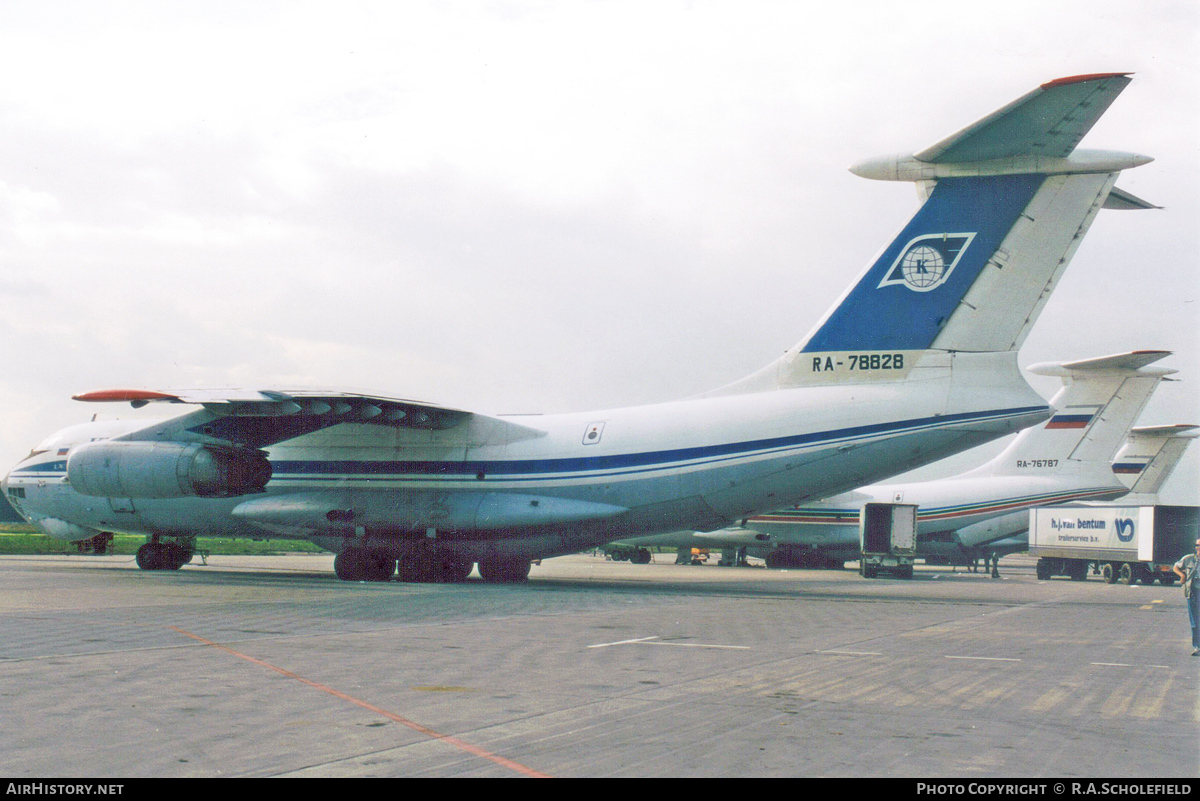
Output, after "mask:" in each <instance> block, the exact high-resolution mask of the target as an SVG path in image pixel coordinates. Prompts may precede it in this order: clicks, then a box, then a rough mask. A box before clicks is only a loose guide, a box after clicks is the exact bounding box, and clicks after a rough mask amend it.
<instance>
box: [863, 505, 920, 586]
mask: <svg viewBox="0 0 1200 801" xmlns="http://www.w3.org/2000/svg"><path fill="white" fill-rule="evenodd" d="M858 520H859V524H858V545H859V550H860V551H861V553H862V555H861V556H860V557H859V562H858V572H859V574H860V575H862V576H863V577H864V578H875V576H877V575H879V573H880V572H886V573H893V574H895V575H897V576H899V577H900V578H912V574H913V562H915V561H916V558H917V507H916V506H915V505H914V504H911V503H868V504H866V505H864V506H863V510H862V514H860V515H859V516H858Z"/></svg>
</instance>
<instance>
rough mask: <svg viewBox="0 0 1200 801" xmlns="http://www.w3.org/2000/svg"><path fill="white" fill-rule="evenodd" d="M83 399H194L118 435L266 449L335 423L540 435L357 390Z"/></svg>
mask: <svg viewBox="0 0 1200 801" xmlns="http://www.w3.org/2000/svg"><path fill="white" fill-rule="evenodd" d="M72 397H73V399H74V400H77V401H84V402H87V403H105V402H128V403H129V404H130V405H132V406H133V407H134V408H135V409H136V408H140V407H142V406H145V405H147V404H150V403H182V404H196V405H199V406H201V407H202V408H203V411H197V412H193V413H192V414H189V415H184V416H182V417H177V418H173V419H171V420H167V421H164V422H162V423H158V424H151V425H149V426H147V427H146V428H142V429H139V430H137V431H134V432H132V433H130V434H126V435H124V436H122V437H118V439H123V440H124V439H130V440H133V439H137V440H142V439H166V438H171V439H188V440H218V441H221V442H227V443H230V444H233V445H239V446H243V447H249V448H264V447H267V446H268V445H273V444H275V443H277V442H283V441H284V440H288V439H292V438H294V437H298V436H302V435H304V434H309V433H312V432H313V431H318V430H320V429H322V428H328V427H330V426H334V425H338V424H340V423H370V424H374V425H380V426H387V427H392V428H409V429H423V430H433V431H440V430H444V429H448V428H455V427H457V426H460V425H463V424H464V423H466V422H467V421H468V420H476V421H486V422H487V423H490V428H492V429H496V428H502V429H504V436H505V439H506V440H507V441H510V442H511V441H515V440H520V439H528V438H531V437H540V436H544V435H545V432H544V431H542V430H541V429H537V428H532V427H530V426H525V425H521V424H519V423H514V422H512V421H509V420H505V419H503V418H499V417H491V416H488V415H481V414H478V413H475V412H469V411H466V410H464V409H456V408H452V407H449V406H443V405H440V404H435V403H429V402H426V401H415V400H408V399H404V398H390V397H385V396H382V395H368V394H362V393H357V392H341V391H322V390H273V389H262V390H260V389H184V390H171V391H157V390H145V389H105V390H98V391H95V392H84V393H81V394H79V395H74V396H72Z"/></svg>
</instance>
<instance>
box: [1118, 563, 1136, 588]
mask: <svg viewBox="0 0 1200 801" xmlns="http://www.w3.org/2000/svg"><path fill="white" fill-rule="evenodd" d="M1121 583H1122V584H1129V585H1131V586H1132V585H1134V584H1137V579H1136V578H1134V575H1133V567H1132V566H1130V564H1129V563H1128V562H1126V563H1124V564H1122V565H1121Z"/></svg>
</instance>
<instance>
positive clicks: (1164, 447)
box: [1112, 425, 1200, 505]
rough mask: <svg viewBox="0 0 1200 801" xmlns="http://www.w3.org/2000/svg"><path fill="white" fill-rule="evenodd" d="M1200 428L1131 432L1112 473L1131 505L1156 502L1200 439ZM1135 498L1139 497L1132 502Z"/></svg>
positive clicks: (1124, 501)
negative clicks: (1189, 448) (1123, 486)
mask: <svg viewBox="0 0 1200 801" xmlns="http://www.w3.org/2000/svg"><path fill="white" fill-rule="evenodd" d="M1197 428H1200V426H1195V425H1173V426H1139V427H1137V428H1135V429H1133V430H1132V431H1130V432H1129V436H1128V437H1127V438H1126V439H1125V444H1124V445H1122V447H1121V450H1120V451H1118V452H1117V455H1116V457H1115V458H1113V461H1112V471H1113V473H1114V474H1115V475H1116V477H1117V478H1118V479H1119V480H1120V481H1121V483H1122V484H1124V485H1125V486H1127V487H1129V491H1130V493H1131V495H1129V496H1126V497H1125V498H1123V499H1122V501H1121V502H1122V503H1129V504H1130V505H1152V504H1154V503H1157V497H1156V496H1157V494H1158V491H1159V490H1160V489H1162V486H1163V484H1165V483H1166V481H1167V479H1168V478H1170V476H1171V473H1172V472H1174V470H1175V467H1176V465H1178V464H1179V460H1180V459H1182V458H1183V454H1184V452H1185V451H1186V450H1187V449H1188V446H1189V445H1191V444H1192V440H1194V439H1196V437H1200V432H1198V431H1196V429H1197ZM1132 495H1136V496H1137V498H1136V499H1133V500H1129V499H1130V498H1132Z"/></svg>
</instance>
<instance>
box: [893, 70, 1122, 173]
mask: <svg viewBox="0 0 1200 801" xmlns="http://www.w3.org/2000/svg"><path fill="white" fill-rule="evenodd" d="M1130 80H1131V79H1130V78H1129V74H1128V73H1123V72H1111V73H1101V74H1096V75H1076V76H1074V77H1071V78H1059V79H1058V80H1055V81H1050V82H1049V83H1044V84H1042V85H1041V86H1039V87H1038V88H1037V89H1034V90H1033V91H1032V92H1030V93H1029V94H1027V95H1024V96H1023V97H1019V98H1017V99H1016V100H1014V101H1013V102H1011V103H1009V104H1008V105H1007V106H1005V107H1003V108H1001V109H999V110H997V111H994V112H992V113H991V114H989V115H987V116H986V117H984V118H983V119H981V120H979V121H977V122H974V123H972V124H971V125H968V126H967V127H966V128H963V129H962V130H961V131H959V132H958V133H955V134H952V135H951V136H949V137H947V138H945V139H943V140H942V141H940V142H938V143H937V144H935V145H932V146H931V147H927V148H925V149H924V150H922V151H920V152H919V153H916V154H914V155H915V156H916V158H918V159H920V160H921V161H924V162H929V163H934V164H936V163H938V162H964V161H987V160H989V159H999V158H1006V157H1009V156H1030V155H1032V156H1053V157H1058V158H1065V157H1066V156H1068V155H1070V154H1071V151H1072V150H1074V149H1075V146H1076V145H1077V144H1079V140H1080V139H1082V138H1083V136H1084V134H1086V133H1087V132H1088V131H1090V130H1091V128H1092V126H1093V125H1095V124H1096V120H1098V119H1100V115H1102V114H1103V113H1104V112H1105V110H1106V109H1107V108H1108V107H1109V105H1110V104H1111V103H1112V102H1113V100H1115V99H1116V97H1117V95H1119V94H1120V93H1121V90H1122V89H1124V88H1125V86H1126V84H1128V83H1129V81H1130Z"/></svg>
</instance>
